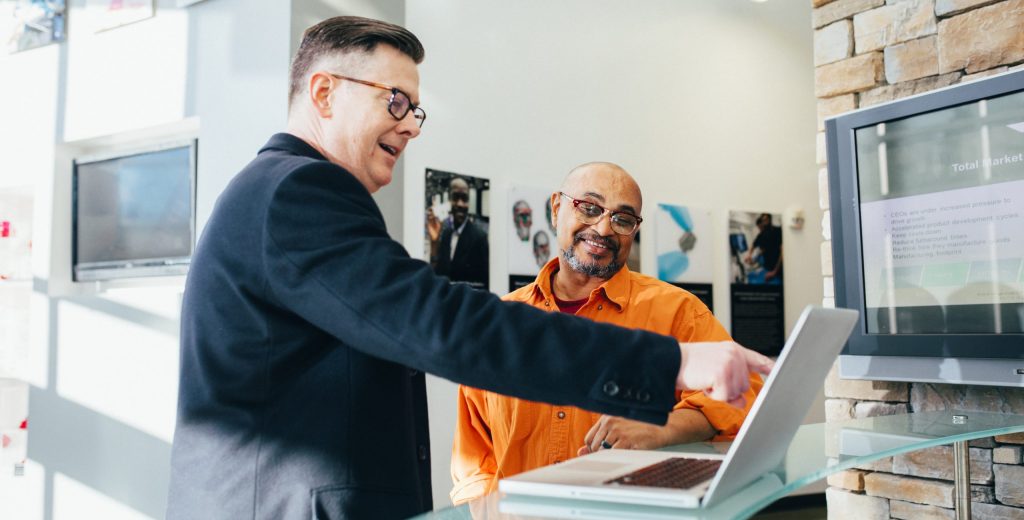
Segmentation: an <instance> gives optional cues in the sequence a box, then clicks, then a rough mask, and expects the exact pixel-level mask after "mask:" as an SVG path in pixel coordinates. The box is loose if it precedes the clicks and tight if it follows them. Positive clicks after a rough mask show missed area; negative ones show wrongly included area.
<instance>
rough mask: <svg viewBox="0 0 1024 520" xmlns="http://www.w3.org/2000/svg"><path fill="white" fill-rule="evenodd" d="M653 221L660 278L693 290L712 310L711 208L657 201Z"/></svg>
mask: <svg viewBox="0 0 1024 520" xmlns="http://www.w3.org/2000/svg"><path fill="white" fill-rule="evenodd" d="M654 224H655V241H654V242H655V243H654V247H655V253H657V258H658V278H659V279H660V280H664V281H666V282H669V283H671V284H673V285H675V286H677V287H681V288H683V289H686V290H687V291H690V292H691V293H693V294H694V295H695V296H697V297H698V298H700V299H701V301H703V302H704V304H705V305H707V306H708V308H711V309H712V311H713V310H714V306H713V300H712V295H711V280H712V262H713V254H712V249H711V247H712V246H711V242H712V241H711V233H712V220H711V210H709V209H701V208H693V207H689V206H677V205H672V204H658V209H657V216H656V217H655V222H654Z"/></svg>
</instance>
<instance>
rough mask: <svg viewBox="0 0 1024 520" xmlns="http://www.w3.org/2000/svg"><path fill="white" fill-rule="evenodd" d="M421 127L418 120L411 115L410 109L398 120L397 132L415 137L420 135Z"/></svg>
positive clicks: (410, 137)
mask: <svg viewBox="0 0 1024 520" xmlns="http://www.w3.org/2000/svg"><path fill="white" fill-rule="evenodd" d="M421 131H422V129H421V128H420V123H419V120H418V119H416V117H414V116H413V111H412V110H410V111H409V113H408V114H405V117H403V118H402V120H401V121H399V122H398V133H399V134H402V135H404V136H406V137H408V138H409V139H415V138H416V136H418V135H420V132H421Z"/></svg>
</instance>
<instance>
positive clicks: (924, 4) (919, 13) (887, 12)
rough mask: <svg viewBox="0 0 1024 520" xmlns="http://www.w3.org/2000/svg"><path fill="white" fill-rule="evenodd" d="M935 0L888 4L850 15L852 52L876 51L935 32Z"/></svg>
mask: <svg viewBox="0 0 1024 520" xmlns="http://www.w3.org/2000/svg"><path fill="white" fill-rule="evenodd" d="M934 10H935V0H904V1H901V2H895V3H889V4H888V5H885V6H883V7H879V8H877V9H872V10H870V11H866V12H863V13H860V14H858V15H857V16H854V17H853V38H854V49H855V53H856V54H863V53H865V52H871V51H876V50H879V49H882V48H884V47H887V46H889V45H894V44H897V43H902V42H906V41H910V40H916V39H918V38H921V37H924V36H929V35H932V34H935V33H936V32H937V30H938V29H937V25H936V20H935V12H934Z"/></svg>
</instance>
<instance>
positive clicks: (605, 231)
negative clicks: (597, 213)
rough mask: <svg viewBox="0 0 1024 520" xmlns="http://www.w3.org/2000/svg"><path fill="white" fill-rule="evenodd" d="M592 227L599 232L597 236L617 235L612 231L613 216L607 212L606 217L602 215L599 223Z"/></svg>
mask: <svg viewBox="0 0 1024 520" xmlns="http://www.w3.org/2000/svg"><path fill="white" fill-rule="evenodd" d="M591 227H592V228H594V230H596V231H597V234H599V235H601V236H603V237H608V236H612V235H614V234H615V232H614V231H612V215H611V214H610V213H608V212H605V214H604V215H601V218H599V219H598V220H597V222H595V223H594V224H593V225H592V226H591Z"/></svg>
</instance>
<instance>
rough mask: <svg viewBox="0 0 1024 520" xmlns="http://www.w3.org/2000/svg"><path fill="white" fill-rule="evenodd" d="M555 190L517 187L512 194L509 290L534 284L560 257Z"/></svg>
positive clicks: (509, 194)
mask: <svg viewBox="0 0 1024 520" xmlns="http://www.w3.org/2000/svg"><path fill="white" fill-rule="evenodd" d="M551 193H552V192H551V190H546V189H544V188H536V187H532V186H513V187H512V189H510V190H509V192H508V207H509V208H511V211H512V215H511V216H512V218H511V219H510V220H509V226H508V227H509V229H507V230H506V232H505V236H506V237H507V239H506V240H507V243H508V273H509V277H508V290H509V291H514V290H516V289H518V288H520V287H522V286H524V285H527V284H529V283H530V282H533V281H534V279H536V277H537V273H539V272H540V270H541V268H542V267H544V264H546V263H547V262H548V260H551V259H552V258H554V257H555V256H556V255H557V254H558V243H557V240H556V238H555V237H556V233H555V226H554V224H553V223H552V220H551Z"/></svg>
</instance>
